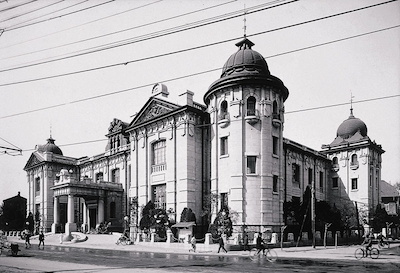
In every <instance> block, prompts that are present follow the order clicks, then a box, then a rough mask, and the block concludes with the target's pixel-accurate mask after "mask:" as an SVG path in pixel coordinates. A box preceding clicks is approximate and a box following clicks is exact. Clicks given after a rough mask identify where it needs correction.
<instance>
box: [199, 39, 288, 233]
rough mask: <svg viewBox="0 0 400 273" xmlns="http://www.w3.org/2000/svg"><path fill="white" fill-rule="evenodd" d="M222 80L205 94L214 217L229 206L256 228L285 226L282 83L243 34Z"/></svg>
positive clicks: (285, 92) (240, 219) (284, 93)
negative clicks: (209, 122) (208, 125)
mask: <svg viewBox="0 0 400 273" xmlns="http://www.w3.org/2000/svg"><path fill="white" fill-rule="evenodd" d="M236 46H237V47H238V50H237V51H236V52H235V53H234V54H232V55H231V56H230V57H229V58H228V60H227V61H226V63H225V65H224V66H223V69H222V74H221V77H220V79H218V80H217V81H215V82H214V83H213V84H211V86H210V87H209V89H208V91H207V92H206V94H205V95H204V101H205V103H206V105H207V111H208V113H209V114H210V119H211V163H210V164H211V166H210V168H211V193H212V194H213V195H214V196H218V198H217V200H218V201H217V204H216V206H214V207H213V208H214V211H213V216H215V214H216V213H217V212H218V211H219V210H221V209H223V208H224V207H228V208H229V209H230V210H232V211H235V212H237V213H238V215H239V217H238V220H237V222H236V225H238V226H244V225H247V226H253V227H255V228H256V229H257V230H259V231H265V230H267V229H268V230H271V229H272V230H276V231H278V230H279V226H280V225H282V224H283V219H282V214H283V208H282V204H283V179H284V175H283V170H284V169H283V168H284V164H283V144H282V143H283V142H282V131H283V123H284V102H285V100H286V99H287V97H288V95H289V91H288V89H287V88H286V87H285V86H284V84H283V82H282V81H281V80H280V79H279V78H277V77H275V76H273V75H271V73H270V71H269V69H268V65H267V62H266V61H265V59H264V57H263V56H262V55H261V54H260V53H258V52H257V51H254V50H253V49H252V47H253V46H254V44H253V43H252V42H251V41H250V40H248V39H247V38H244V39H243V40H242V41H240V42H238V43H237V44H236Z"/></svg>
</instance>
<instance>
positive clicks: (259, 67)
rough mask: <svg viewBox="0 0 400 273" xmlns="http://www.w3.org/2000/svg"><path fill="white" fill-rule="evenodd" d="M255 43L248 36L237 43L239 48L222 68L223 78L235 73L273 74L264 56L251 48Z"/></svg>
mask: <svg viewBox="0 0 400 273" xmlns="http://www.w3.org/2000/svg"><path fill="white" fill-rule="evenodd" d="M253 45H254V43H253V42H251V41H250V40H248V39H247V38H245V39H243V40H242V41H240V42H238V43H237V44H236V46H237V47H238V48H239V49H238V51H236V52H235V53H233V54H232V55H231V56H230V57H229V58H228V60H227V61H226V63H225V65H224V67H223V68H222V74H221V78H223V77H226V76H228V75H231V74H233V73H246V74H248V73H256V74H264V75H271V73H270V72H269V70H268V65H267V62H266V61H265V59H264V57H263V56H262V55H261V54H260V53H258V52H257V51H254V50H252V49H251V47H252V46H253Z"/></svg>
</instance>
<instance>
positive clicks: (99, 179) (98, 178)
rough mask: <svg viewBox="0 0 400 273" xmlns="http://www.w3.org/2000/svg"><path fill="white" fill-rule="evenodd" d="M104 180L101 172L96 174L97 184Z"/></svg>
mask: <svg viewBox="0 0 400 273" xmlns="http://www.w3.org/2000/svg"><path fill="white" fill-rule="evenodd" d="M103 180H104V175H103V173H102V172H100V173H97V174H96V182H97V183H99V182H101V181H103Z"/></svg>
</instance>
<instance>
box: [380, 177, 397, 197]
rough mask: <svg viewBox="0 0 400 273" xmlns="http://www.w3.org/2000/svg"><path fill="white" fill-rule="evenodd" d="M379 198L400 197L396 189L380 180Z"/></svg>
mask: <svg viewBox="0 0 400 273" xmlns="http://www.w3.org/2000/svg"><path fill="white" fill-rule="evenodd" d="M380 186H381V197H395V196H400V194H399V192H398V191H397V190H396V187H394V186H393V185H391V184H389V183H388V182H386V181H385V180H381V185H380Z"/></svg>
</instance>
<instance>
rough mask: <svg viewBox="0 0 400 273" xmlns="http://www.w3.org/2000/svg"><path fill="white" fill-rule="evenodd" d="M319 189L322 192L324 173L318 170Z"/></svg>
mask: <svg viewBox="0 0 400 273" xmlns="http://www.w3.org/2000/svg"><path fill="white" fill-rule="evenodd" d="M319 191H320V192H324V173H323V172H319Z"/></svg>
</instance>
